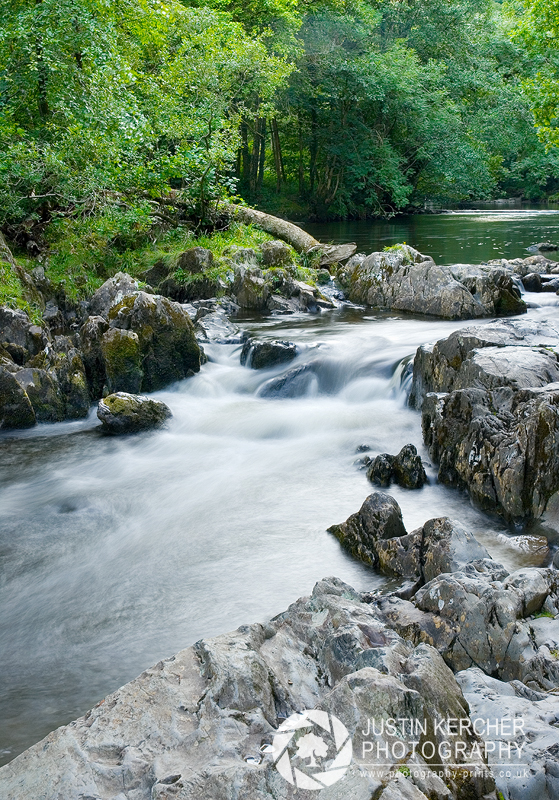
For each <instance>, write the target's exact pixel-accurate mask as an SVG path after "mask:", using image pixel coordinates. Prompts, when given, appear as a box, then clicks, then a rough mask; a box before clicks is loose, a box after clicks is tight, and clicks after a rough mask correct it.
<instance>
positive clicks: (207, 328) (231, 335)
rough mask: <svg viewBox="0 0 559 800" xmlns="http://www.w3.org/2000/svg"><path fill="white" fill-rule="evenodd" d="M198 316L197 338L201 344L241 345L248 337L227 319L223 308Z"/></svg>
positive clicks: (196, 325)
mask: <svg viewBox="0 0 559 800" xmlns="http://www.w3.org/2000/svg"><path fill="white" fill-rule="evenodd" d="M200 310H201V309H198V312H197V314H196V324H195V328H196V338H197V339H198V341H200V342H215V343H216V344H241V343H242V342H243V341H244V338H245V337H246V336H247V335H248V334H246V332H245V333H243V332H241V331H240V330H239V328H238V327H237V326H236V325H234V324H233V323H232V322H230V320H229V319H228V317H227V312H226V311H225V309H223V308H216V310H215V311H208V313H207V314H203V315H202V316H201V317H199V316H198V314H199V312H200Z"/></svg>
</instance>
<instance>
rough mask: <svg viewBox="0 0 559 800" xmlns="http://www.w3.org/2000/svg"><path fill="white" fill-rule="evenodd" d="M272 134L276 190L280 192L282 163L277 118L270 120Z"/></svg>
mask: <svg viewBox="0 0 559 800" xmlns="http://www.w3.org/2000/svg"><path fill="white" fill-rule="evenodd" d="M270 134H271V135H270V140H271V142H272V152H273V154H274V166H275V168H276V192H277V193H278V194H279V193H280V192H281V180H282V163H281V150H280V146H279V136H278V123H277V120H276V119H275V118H274V119H271V120H270Z"/></svg>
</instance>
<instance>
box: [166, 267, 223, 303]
mask: <svg viewBox="0 0 559 800" xmlns="http://www.w3.org/2000/svg"><path fill="white" fill-rule="evenodd" d="M220 290H221V284H220V282H219V280H217V279H216V278H213V277H211V276H210V275H205V274H204V273H200V274H195V275H193V276H192V277H190V276H189V277H188V279H185V280H181V279H179V278H177V277H176V275H169V276H168V277H167V278H166V279H165V280H164V281H163V282H162V283H161V284H160V285H159V292H160V293H161V294H162V295H164V296H165V297H169V298H171V300H176V301H177V302H178V303H191V302H192V301H193V300H209V299H210V298H212V297H215V296H216V295H217V294H218V292H219V291H220Z"/></svg>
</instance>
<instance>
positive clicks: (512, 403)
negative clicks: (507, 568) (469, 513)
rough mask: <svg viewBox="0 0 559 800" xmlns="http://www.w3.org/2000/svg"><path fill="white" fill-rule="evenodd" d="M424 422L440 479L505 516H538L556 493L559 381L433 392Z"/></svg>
mask: <svg viewBox="0 0 559 800" xmlns="http://www.w3.org/2000/svg"><path fill="white" fill-rule="evenodd" d="M422 427H423V436H424V439H425V443H426V445H427V447H428V449H429V453H430V455H431V457H432V458H433V460H434V461H435V462H437V463H438V464H439V472H438V477H439V481H440V482H441V483H445V484H448V485H452V486H457V487H460V488H467V489H468V491H469V493H470V496H471V497H472V499H473V500H474V502H475V503H476V504H477V505H479V506H480V507H481V508H482V509H484V510H486V511H490V512H492V513H498V514H500V515H502V516H503V517H504V518H505V519H506V520H507V521H510V522H525V521H526V520H529V519H531V518H537V517H539V516H541V514H543V512H544V510H545V508H546V505H547V502H548V500H549V498H550V497H551V496H552V495H553V494H554V493H555V492H556V491H558V490H559V383H555V384H550V385H548V386H546V387H544V388H541V389H523V390H518V391H516V392H515V391H513V390H512V389H511V388H509V387H505V388H498V389H495V390H492V391H488V390H486V389H460V390H457V391H453V392H451V393H450V394H445V395H440V394H434V393H431V394H428V395H427V397H426V399H425V401H424V403H423V409H422Z"/></svg>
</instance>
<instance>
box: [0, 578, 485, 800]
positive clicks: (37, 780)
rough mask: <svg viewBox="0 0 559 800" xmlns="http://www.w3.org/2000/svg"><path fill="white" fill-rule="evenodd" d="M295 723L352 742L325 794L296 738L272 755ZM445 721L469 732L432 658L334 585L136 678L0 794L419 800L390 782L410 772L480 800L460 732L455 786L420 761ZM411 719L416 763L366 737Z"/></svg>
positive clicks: (475, 765) (14, 798)
mask: <svg viewBox="0 0 559 800" xmlns="http://www.w3.org/2000/svg"><path fill="white" fill-rule="evenodd" d="M303 709H311V710H313V709H314V710H315V711H316V712H317V714H318V716H317V717H316V719H318V720H319V721H322V720H326V721H328V719H329V717H328V714H333V715H334V716H335V717H336V718H337V719H339V720H340V722H341V723H342V725H344V726H345V728H346V730H347V733H348V734H349V737H350V738H351V740H352V742H353V758H351V753H349V749H348V748H349V745H348V747H347V748H346V751H344V756H342V758H343V762H342V758H341V759H340V763H343V766H342V768H343V769H344V770H346V769H347V772H346V773H345V775H343V777H342V776H339V777H341V780H339V781H338V782H337V783H334V784H333V785H330V786H328V785H327V783H330V781H328V782H327V780H325V781H324V783H323V784H322V786H321V785H320V784H319V783H318V782H317V780H316V776H317V768H316V767H314V768H313V769H310V768H309V766H308V763H307V760H304V759H301V758H299V757H298V747H297V744H298V739H299V735H300V734H299V733H297V734H296V735H295V737H294V740H293V742H291V743H289V742H284V743H282V745H281V747H280V740H279V739H276V740H275V741H274V737H275V736H276V735H277V734H278V728H279V726H280V724H281V723H283V722H284V721H285V720H286V719H287V718H290V717H291V716H292V715H294V714H296V713H297V712H300V711H301V710H303ZM318 712H326V713H325V716H324V717H323V716H320V714H319V713H318ZM449 716H450V717H452V718H456V719H458V720H461V719H464V720H466V721H467V720H468V709H467V705H466V703H465V701H464V698H463V696H462V693H461V691H460V689H459V687H458V684H457V683H456V681H455V679H454V677H453V675H452V673H451V671H450V670H449V669H448V667H447V666H446V665H445V664H444V662H443V659H442V658H441V656H440V655H439V654H438V653H437V651H436V650H435V649H434V648H433V647H430V646H428V645H425V644H421V645H419V646H414V645H412V644H411V643H409V642H406V641H404V640H403V639H402V638H401V637H400V636H399V635H398V634H397V633H395V632H394V631H393V630H391V628H390V627H389V626H388V625H386V624H385V623H384V622H383V621H381V619H380V616H379V613H378V611H377V610H376V608H375V607H374V606H373V605H372V604H370V603H366V602H363V601H362V599H361V597H360V595H359V594H358V593H357V592H355V591H354V590H353V589H352V588H351V587H350V586H347V585H346V584H344V583H343V582H342V581H340V580H338V579H336V578H330V579H325V580H323V581H320V582H319V583H318V584H317V585H316V586H315V588H314V590H313V593H312V595H311V596H310V597H307V598H302V599H300V600H298V601H297V602H296V603H293V604H292V605H291V606H290V607H289V609H288V610H287V611H285V612H284V613H282V614H280V615H278V616H276V617H275V618H274V619H273V620H271V621H270V622H268V623H266V624H265V625H260V624H255V625H245V626H242V627H241V628H239V629H238V630H237V631H234V632H232V633H229V634H226V635H224V636H218V637H215V638H213V639H203V640H201V641H199V642H197V643H196V645H194V647H189V648H187V649H186V650H183V651H181V652H180V653H177V655H175V656H173V657H171V658H169V659H167V660H165V661H162V662H160V663H159V664H157V665H156V666H154V667H152V668H151V669H148V670H146V671H145V672H144V673H143V674H142V675H141V676H140V677H139V678H137V679H136V680H135V681H132V682H131V683H130V684H127V685H126V686H124V687H122V688H121V689H119V690H118V691H117V692H115V693H113V694H112V695H110V696H109V697H107V698H106V699H105V701H104V702H103V703H100V704H98V705H97V706H96V707H95V708H94V709H92V710H91V711H90V712H88V714H86V716H85V717H82V718H81V719H79V720H76V721H75V722H73V723H71V724H70V725H68V726H65V727H61V728H59V729H58V730H56V731H54V732H53V733H51V734H49V736H48V737H47V739H45V740H44V741H43V742H41V743H39V744H37V745H34V746H33V747H31V748H30V749H29V750H27V751H26V752H25V753H23V754H22V755H20V756H19V757H18V758H17V759H15V760H14V761H12V762H11V763H10V764H8V765H7V766H5V767H3V768H2V770H0V794H2V796H6V797H10V799H11V800H28V798H30V797H35V796H39V795H45V796H50V795H54V794H55V793H58V794H60V791H61V789H60V786H61V781H62V779H63V780H64V789H63V792H64V793H65V796H67V797H68V798H70V797H78V796H79V795H80V794H81V795H84V796H85V795H87V796H89V797H115V798H116V797H118V796H119V795H122V792H123V789H122V787H123V785H125V786H127V787H131V786H132V787H134V788H133V790H131V791H133V793H134V800H166V798H170V797H171V796H173V797H178V798H181V800H230V798H231V791H232V787H234V791H235V793H236V795H237V796H238V797H239V798H247V800H248V799H250V800H272V798H274V800H290V798H294V797H295V796H296V795H299V794H301V791H302V792H303V794H305V791H304V788H303V787H304V783H303V784H302V783H301V781H305V779H306V780H308V781H312V782H313V784H317V785H316V786H313V788H314V789H315V791H313V792H312V794H313V797H316V798H317V800H336V799H337V800H342V798H343V799H344V800H350V799H351V800H371V798H373V797H374V798H379V797H383V798H384V800H396V798H398V800H400V798H408V799H409V800H421V798H424V797H425V796H426V795H423V794H422V793H421V791H420V789H419V788H418V787H417V786H415V785H414V784H413V783H412V782H411V775H410V778H407V777H405V775H404V774H403V772H402V771H399V770H401V769H402V768H404V769H405V767H406V766H409V767H410V769H409V770H408V772H410V773H411V772H412V769H411V768H412V767H414V766H417V764H420V765H421V766H423V767H424V769H423V772H424V774H425V776H426V777H425V778H424V780H425V781H426V782H427V784H423V786H424V787H425V788H427V785H428V784H429V782H431V784H430V785H431V786H436V789H437V792H439V794H432V793H431V791H430V792H429V796H430V797H432V798H433V797H437V798H446V800H449V798H450V799H451V800H464V798H470V797H471V798H474V797H476V798H477V797H483V796H484V795H487V794H488V793H490V792H491V791H492V790H493V788H494V783H493V780H492V779H491V778H490V777H487V775H486V771H485V770H484V769H483V767H484V762H483V760H482V759H481V758H480V756H479V755H477V754H476V753H475V751H474V754H473V756H472V757H471V758H470V757H466V755H465V754H466V753H467V754H468V756H469V753H470V751H471V750H472V746H473V745H474V743H475V742H476V741H477V739H476V737H475V736H474V735H472V733H471V731H468V730H467V728H466V730H465V731H464V732H462V733H459V735H458V736H457V737H456V738H457V739H458V740H459V742H460V747H459V748H457V752H458V757H457V758H458V762H459V763H460V764H461V765H463V766H462V768H461V769H460V770H459V771H457V773H456V774H453V773H452V772H449V773H448V775H447V776H446V777H444V778H443V779H441V780H440V781H439V783H438V784H434V783H433V781H434V779H435V776H434V775H433V774H432V773H431V772H430V770H429V768H428V766H427V764H426V763H425V761H424V760H423V758H422V749H421V748H422V747H423V745H424V744H425V743H426V742H427V741H429V742H432V743H433V744H434V745H435V747H437V746H440V745H441V744H442V743H443V741H444V739H445V732H444V731H443V730H441V728H440V726H439V727H438V728H437V726H436V724H435V723H436V722H437V721H438V720H439V718H446V717H449ZM414 717H417V718H418V719H419V720H421V721H423V720H425V722H426V725H427V730H428V731H429V733H428V734H426V735H425V736H422V737H421V740H420V742H419V743H418V744H416V746H415V750H416V753H415V755H414V754H413V746H412V744H411V743H410V742H408V739H411V738H412V737H410V736H404V735H403V733H402V732H400V731H398V732H396V733H394V734H393V733H390V732H389V731H388V730H387V728H386V727H385V728H384V729H383V732H382V733H379V734H378V735H374V736H369V737H367V736H366V735H365V733H366V731H367V729H368V726H369V724H370V720H372V719H376V720H381V719H382V720H385V719H388V718H392V719H399V718H406V719H410V718H414ZM309 720H310V717H309V716H307V717H302V716H300V715H299V714H297V715H296V716H295V717H293V720H292V724H298V725H299V728H301V723H302V724H303V726H304V731H303V732H304V733H306V732H312V731H313V729H314V732H315V735H319V736H320V737H321V738H322V737H323V738H322V742H323V745H324V746H326V747H327V753H326V754H325V755H323V756H321V755H319V754H318V753H317V754H316V759H317V761H316V763H317V764H318V765H319V767H323V768H324V769H325V770H327V769H328V766H329V764H330V762H331V759H332V758H333V756H334V754H335V752H336V750H340V749H341V746H342V745H344V744H345V734H344V740H342V741H341V742H339V741H338V740H336V742H337V747H336V743H334V742H333V741H332V738H331V736H329V735H328V736H327V734H326V733H325V728H324V727H323V728H321V727H320V726H319V725H317V726H316V728H315V724H314V723H313V721H312V720H311V721H309ZM289 722H291V720H288V724H289ZM284 730H285V727H284ZM146 731H149V736H147V735H146ZM364 732H365V733H364ZM280 733H281V731H280ZM366 741H370V742H371V743H372V744H373V746H374V744H376V743H377V742H378V744H379V750H378V753H374V752H373V753H371V752H370V751H367V748H364V743H365V742H366ZM402 741H404V748H403V749H402ZM396 742H398V743H399V744H398V746H397V749H396V750H394V753H393V750H392V746H393V745H394V744H395V743H396ZM274 745H275V747H276V748H278V749H277V750H276V749H274ZM285 747H288V750H287V751H286V758H285V759H284V761H285V764H286V767H287V766H289V761H290V760H291V762H292V763H293V766H294V767H296V768H297V771H296V772H292V771H289V773H287V774H288V775H289V776H290V777H291V780H292V781H293V782H296V784H297V785H295V786H293V785H292V783H290V782H288V781H287V780H285V779H284V778H283V777H281V775H280V771H279V770H282V771H285V769H284V768H283V767H278V766H277V765H276V762H277V761H279V759H280V757H282V756H283V754H284V750H285ZM427 751H429V748H427ZM385 753H386V755H385ZM379 762H380V763H381V764H382V765H384V766H379ZM208 765H211V767H209V766H208ZM289 769H290V770H291V767H289ZM371 770H374V774H370V773H371ZM313 775H314V777H313ZM443 781H444V783H443ZM325 784H326V785H325ZM307 785H310V784H309V783H307ZM445 787H446V790H447V792H446V793H444V789H445ZM128 793H130V792H129V791H128Z"/></svg>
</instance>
